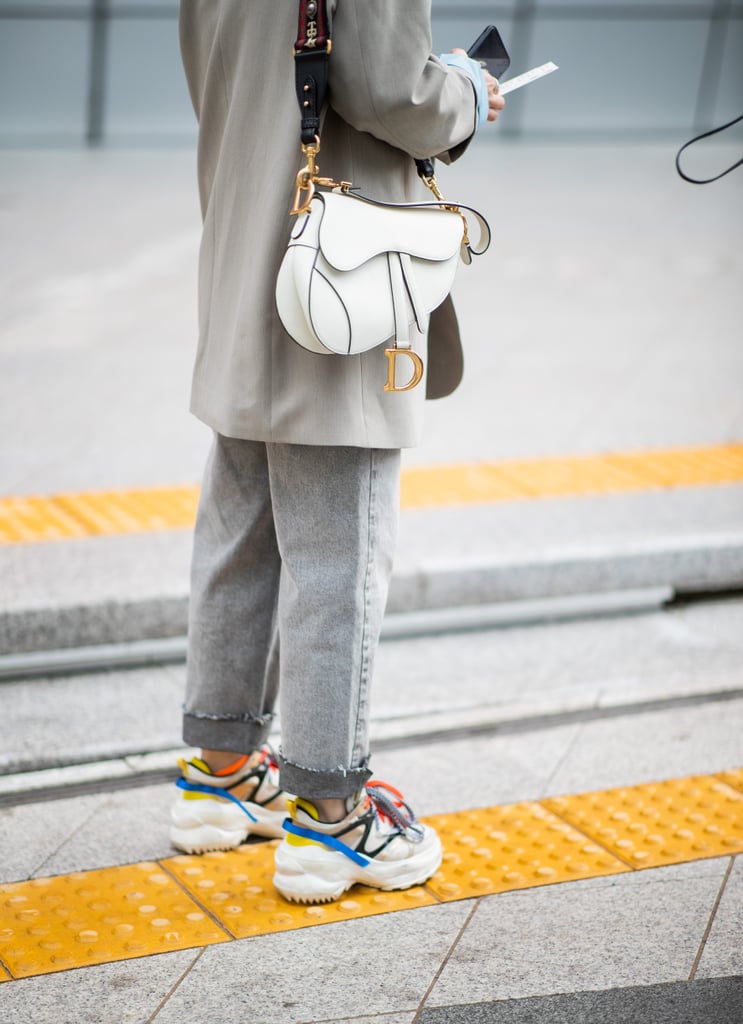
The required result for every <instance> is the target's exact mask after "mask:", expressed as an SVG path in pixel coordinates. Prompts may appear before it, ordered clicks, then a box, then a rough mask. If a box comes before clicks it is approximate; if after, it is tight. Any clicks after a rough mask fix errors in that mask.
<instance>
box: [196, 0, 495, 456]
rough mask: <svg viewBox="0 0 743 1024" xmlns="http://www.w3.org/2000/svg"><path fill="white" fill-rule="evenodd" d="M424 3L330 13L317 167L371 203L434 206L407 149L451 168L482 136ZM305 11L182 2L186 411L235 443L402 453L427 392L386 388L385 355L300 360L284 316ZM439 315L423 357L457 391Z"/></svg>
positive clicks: (388, 2) (343, 6)
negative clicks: (191, 172)
mask: <svg viewBox="0 0 743 1024" xmlns="http://www.w3.org/2000/svg"><path fill="white" fill-rule="evenodd" d="M430 8H431V2H430V0H330V3H329V9H330V12H331V14H332V17H333V52H332V56H331V62H330V93H329V102H330V109H329V110H328V112H327V116H326V118H325V122H324V125H323V131H322V151H321V153H320V156H319V165H320V170H321V173H322V174H323V175H330V176H333V177H334V178H335V179H336V180H340V179H344V180H349V181H352V182H353V183H354V185H357V186H359V187H360V189H361V191H362V192H363V194H365V195H368V196H371V197H373V198H377V199H383V200H388V201H394V202H401V201H410V200H413V199H416V198H425V196H426V195H427V194H428V193H426V190H425V188H424V186H422V184H421V183H420V181H419V179H418V177H417V174H416V171H415V165H414V163H413V160H412V159H411V155H412V156H416V157H426V156H432V155H439V156H441V157H442V158H443V159H445V160H450V159H453V158H454V157H456V156H458V155H459V153H460V152H461V151H462V150H463V149H464V147H465V146H466V144H467V142H468V140H469V139H470V138H471V136H472V135H473V133H474V131H475V127H476V118H477V112H476V97H475V91H474V89H473V86H472V83H471V81H470V80H469V79H468V77H467V76H466V75H465V74H464V73H463V72H461V71H459V70H458V69H453V68H447V67H446V66H444V65H443V64H442V63H441V62H440V61H439V60H438V59H437V58H436V57H434V56H432V55H431V32H430V15H431V11H430ZM297 11H298V3H297V0H181V10H180V40H181V52H182V56H183V63H184V67H185V72H186V79H187V82H188V87H189V91H190V94H191V99H192V102H193V105H194V109H195V111H196V116H197V118H198V121H199V142H198V178H199V191H200V198H201V209H202V214H203V218H204V232H203V239H202V244H201V252H200V259H199V286H198V289H199V341H198V349H197V355H196V363H195V368H194V377H193V390H192V401H191V410H192V412H193V413H195V415H196V416H198V417H199V419H201V420H203V421H204V422H205V423H207V424H208V425H209V426H211V427H212V428H213V429H215V430H217V431H219V433H222V434H226V435H227V436H229V437H240V438H247V439H251V440H257V441H274V442H286V443H293V444H323V445H354V446H361V447H379V448H398V447H407V446H410V445H414V444H416V443H417V441H418V439H419V437H420V432H421V426H422V413H423V403H424V399H425V391H424V385H422V384H421V385H419V386H418V387H417V388H415V389H414V390H413V391H409V392H405V393H389V392H384V391H383V390H382V389H383V385H384V382H385V380H386V375H387V367H386V359H385V356H384V352H383V349H382V348H377V349H374V350H372V351H370V352H367V353H364V355H361V356H330V355H317V354H314V353H311V352H307V351H306V350H304V349H303V348H300V346H299V345H297V344H296V343H295V342H293V341H292V340H291V338H289V336H288V335H287V334H286V333H285V332H284V330H283V328H282V326H281V323H280V321H279V319H278V315H277V313H276V309H275V302H274V286H275V281H276V275H277V272H278V268H279V265H280V263H281V259H282V255H283V253H284V250H285V248H286V243H287V241H288V238H289V232H290V228H291V218H290V216H289V209H290V206H291V202H292V199H293V195H294V186H295V177H296V173H297V171H298V169H299V167H300V166H301V151H300V148H299V110H298V107H297V101H296V97H295V92H294V66H293V58H292V47H293V43H294V40H295V38H296V35H297ZM442 313H443V316H442V317H440V318H439V319H440V321H443V320H446V319H447V317H448V318H449V323H448V329H445V330H444V331H443V332H441V331H438V330H437V328H436V327H435V325H434V324H433V322H432V326H431V330H430V331H429V336H430V337H429V347H430V352H429V355H428V358H425V353H422V354H424V362H425V363H426V365H427V369H428V373H429V382H428V383H429V392H430V393H431V392H432V393H433V394H445V393H447V392H448V391H451V390H453V388H454V387H456V385H457V383H458V382H459V378H460V376H461V350H460V348H459V340H458V333H457V331H456V329H455V328H456V324H455V322H454V329H453V330H452V321H451V317H452V315H453V313H452V310H451V308H450V307H449V309H444V310H442ZM447 339H448V347H447V343H446V342H447ZM452 339H453V344H452ZM422 344H423V346H424V347H425V340H423V342H422ZM416 348H418V350H419V351H420V350H421V345H419V344H417V345H416Z"/></svg>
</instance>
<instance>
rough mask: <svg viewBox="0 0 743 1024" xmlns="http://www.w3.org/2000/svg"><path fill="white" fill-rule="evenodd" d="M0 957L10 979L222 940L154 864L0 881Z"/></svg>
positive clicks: (198, 908)
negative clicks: (0, 883)
mask: <svg viewBox="0 0 743 1024" xmlns="http://www.w3.org/2000/svg"><path fill="white" fill-rule="evenodd" d="M0 908H1V909H2V920H1V922H0V960H2V962H3V964H4V965H5V967H7V969H8V970H9V971H10V973H11V974H12V976H13V977H14V978H26V977H30V976H31V975H36V974H51V973H53V972H54V971H63V970H67V969H69V968H72V967H87V966H89V965H91V964H102V963H108V962H110V961H113V960H128V959H131V958H132V957H138V956H145V955H148V954H151V953H165V952H171V951H172V950H175V949H188V948H189V947H192V946H205V945H210V944H212V943H215V942H224V941H227V940H228V939H229V935H227V934H226V933H225V932H224V931H223V930H222V929H221V928H220V927H219V926H218V925H217V924H215V922H214V921H212V920H211V919H210V917H209V915H208V914H207V913H206V912H205V911H204V908H203V907H201V906H199V905H198V904H197V903H195V902H194V901H193V900H191V899H190V898H189V896H188V895H187V894H186V893H184V891H183V890H182V889H181V887H180V886H179V885H177V884H176V883H175V882H174V881H173V879H172V878H170V876H169V875H168V874H167V873H166V872H165V871H163V869H162V868H161V867H160V866H159V865H158V864H154V863H142V864H133V865H129V866H128V867H123V868H102V869H100V870H97V871H81V872H75V873H74V874H71V875H62V876H60V877H58V878H36V879H33V880H32V881H29V882H17V883H15V884H6V885H0Z"/></svg>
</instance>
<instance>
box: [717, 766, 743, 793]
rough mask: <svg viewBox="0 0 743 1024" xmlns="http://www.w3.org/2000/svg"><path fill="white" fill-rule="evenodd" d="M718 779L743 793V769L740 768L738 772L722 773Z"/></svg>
mask: <svg viewBox="0 0 743 1024" xmlns="http://www.w3.org/2000/svg"><path fill="white" fill-rule="evenodd" d="M717 778H718V779H720V780H721V781H722V782H726V783H727V784H728V786H732V787H733V789H739V790H740V791H741V792H742V793H743V768H738V769H737V771H729V772H720V773H719V774H718V776H717Z"/></svg>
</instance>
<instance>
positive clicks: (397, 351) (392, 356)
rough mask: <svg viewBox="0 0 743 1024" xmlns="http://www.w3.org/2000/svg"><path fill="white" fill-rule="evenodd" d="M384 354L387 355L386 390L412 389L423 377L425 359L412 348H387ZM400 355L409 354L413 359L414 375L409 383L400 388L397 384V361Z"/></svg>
mask: <svg viewBox="0 0 743 1024" xmlns="http://www.w3.org/2000/svg"><path fill="white" fill-rule="evenodd" d="M384 354H385V355H386V356H387V383H386V384H385V386H384V390H385V391H411V390H412V389H413V388H414V387H415V386H416V385H417V384H420V382H421V380H422V379H423V360H422V359H421V357H420V356H419V355H418V353H417V352H414V351H413V350H412V348H386V349H385V350H384ZM398 356H408V358H409V359H411V360H412V361H413V375H412V377H411V378H410V380H409V381H408V383H407V384H404V385H403V386H402V387H400V388H398V387H397V386H396V384H395V362H396V360H397V357H398Z"/></svg>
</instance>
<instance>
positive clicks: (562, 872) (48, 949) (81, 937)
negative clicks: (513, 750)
mask: <svg viewBox="0 0 743 1024" xmlns="http://www.w3.org/2000/svg"><path fill="white" fill-rule="evenodd" d="M426 820H427V821H428V822H430V823H431V824H432V825H435V827H436V828H437V829H438V831H439V834H440V835H441V839H442V843H443V846H444V859H443V863H442V865H441V869H440V870H439V871H438V872H437V873H436V874H435V875H434V876H433V878H431V879H430V880H429V882H428V883H427V884H426V885H424V886H419V887H416V888H414V889H409V890H407V891H404V892H390V893H386V892H380V891H378V890H376V889H369V888H366V887H364V886H357V887H355V888H353V889H352V890H350V892H349V893H348V894H347V896H346V898H344V899H342V900H339V901H338V902H336V903H330V904H323V905H318V906H302V905H297V904H292V903H288V902H286V901H285V900H283V899H282V898H281V897H280V896H279V894H278V893H277V892H276V890H275V889H274V888H273V885H272V882H271V877H272V874H273V851H274V847H275V845H276V842H277V841H272V842H259V843H251V844H246V845H245V846H242V847H240V848H239V849H237V850H231V851H229V852H226V853H209V854H204V855H203V856H200V857H188V856H176V857H169V858H166V859H164V860H162V861H159V862H157V863H154V862H145V863H140V864H130V865H127V866H124V867H114V868H102V869H99V870H95V871H81V872H75V873H73V874H69V875H62V876H58V877H52V878H36V879H31V880H30V881H24V882H14V883H8V884H5V885H0V981H9V980H12V979H14V978H25V977H31V976H34V975H40V974H51V973H53V972H55V971H61V970H67V969H70V968H72V967H86V966H89V965H92V964H100V963H107V962H111V961H118V960H126V959H130V958H132V957H141V956H147V955H152V954H155V953H163V952H170V951H173V950H177V949H189V948H193V947H200V946H207V945H211V944H214V943H218V942H229V941H231V940H233V939H238V938H246V937H249V936H256V935H265V934H269V933H272V932H279V931H288V930H293V929H298V928H307V927H311V926H314V925H319V924H329V923H331V922H333V921H346V920H351V919H354V918H360V917H368V916H370V915H375V914H384V913H389V912H391V911H401V910H408V909H411V908H414V907H423V906H432V905H434V904H437V903H446V902H451V901H454V900H462V899H471V898H476V897H480V896H486V895H489V894H493V893H499V892H507V891H509V890H514V889H526V888H532V887H536V886H541V885H549V884H554V883H556V882H566V881H571V880H574V879H580V878H597V877H600V876H604V875H612V874H621V873H627V872H631V871H636V870H642V869H645V868H651V867H658V866H660V865H668V864H681V863H684V862H686V861H693V860H701V859H704V858H708V857H718V856H725V855H731V854H736V853H740V852H741V851H743V769H733V770H730V771H725V772H721V773H719V774H717V775H697V776H690V777H688V778H683V779H670V780H667V781H664V782H657V783H649V784H643V785H638V786H627V787H623V788H616V789H609V790H600V791H595V792H590V793H581V794H576V795H573V796H565V797H553V798H548V799H545V800H541V801H533V802H532V801H524V802H521V803H517V804H509V805H505V806H496V807H486V808H482V809H479V810H469V811H458V812H456V813H453V814H445V815H437V816H435V817H431V818H427V819H426Z"/></svg>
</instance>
